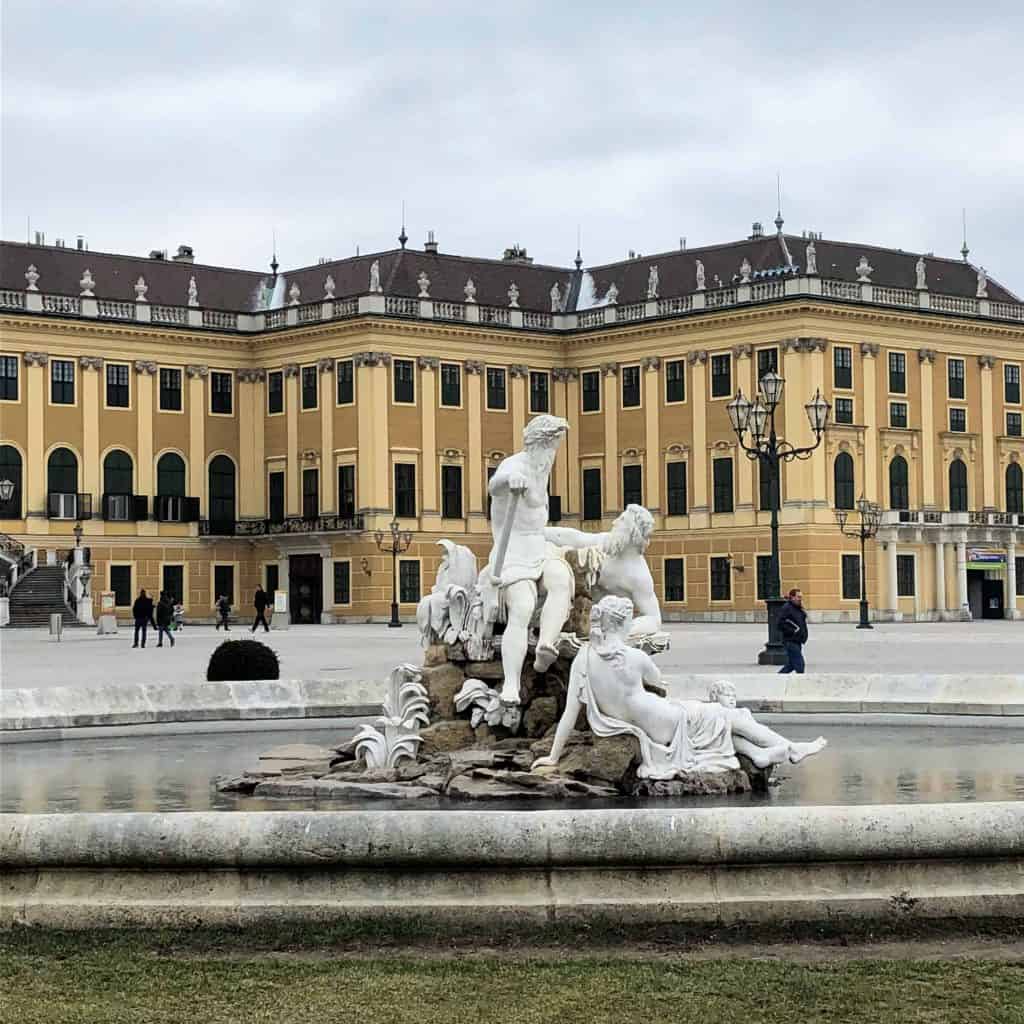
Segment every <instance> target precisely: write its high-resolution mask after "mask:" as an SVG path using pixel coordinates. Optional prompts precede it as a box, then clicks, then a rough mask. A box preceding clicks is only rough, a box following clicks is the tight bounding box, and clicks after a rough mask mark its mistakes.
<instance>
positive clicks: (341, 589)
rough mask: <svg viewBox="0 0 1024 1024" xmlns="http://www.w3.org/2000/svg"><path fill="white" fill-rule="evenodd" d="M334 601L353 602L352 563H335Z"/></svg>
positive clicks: (340, 602)
mask: <svg viewBox="0 0 1024 1024" xmlns="http://www.w3.org/2000/svg"><path fill="white" fill-rule="evenodd" d="M334 603H335V604H351V603H352V563H351V562H348V561H345V562H335V563H334Z"/></svg>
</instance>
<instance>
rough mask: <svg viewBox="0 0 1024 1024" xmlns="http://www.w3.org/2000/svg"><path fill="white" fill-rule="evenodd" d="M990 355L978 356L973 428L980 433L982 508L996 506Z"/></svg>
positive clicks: (993, 509)
mask: <svg viewBox="0 0 1024 1024" xmlns="http://www.w3.org/2000/svg"><path fill="white" fill-rule="evenodd" d="M994 363H995V360H994V359H993V357H992V356H978V366H979V367H980V368H981V423H980V424H978V426H976V427H975V428H974V430H975V431H976V432H977V433H978V434H980V435H981V478H982V494H983V500H984V508H985V510H986V511H995V508H996V444H995V432H994V430H993V424H992V366H993V364H994Z"/></svg>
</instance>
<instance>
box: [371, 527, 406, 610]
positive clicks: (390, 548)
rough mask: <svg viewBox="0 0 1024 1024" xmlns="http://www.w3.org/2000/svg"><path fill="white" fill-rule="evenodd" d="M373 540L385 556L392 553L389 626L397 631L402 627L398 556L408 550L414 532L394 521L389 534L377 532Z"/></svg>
mask: <svg viewBox="0 0 1024 1024" xmlns="http://www.w3.org/2000/svg"><path fill="white" fill-rule="evenodd" d="M373 539H374V541H375V542H376V544H377V549H378V550H379V551H383V552H384V553H385V554H386V553H387V552H391V621H390V622H389V623H388V626H389V627H390V628H391V629H397V628H398V627H399V626H401V625H402V623H401V620H400V619H399V618H398V556H399V555H400V554H401V553H402V552H403V551H406V550H408V548H409V545H410V544H411V543H412V531H411V530H403V529H401V527H400V526H399V525H398V520H397V519H392V520H391V522H390V523H389V524H388V532H387V533H385V532H384V531H383V530H377V531H375V533H374V535H373Z"/></svg>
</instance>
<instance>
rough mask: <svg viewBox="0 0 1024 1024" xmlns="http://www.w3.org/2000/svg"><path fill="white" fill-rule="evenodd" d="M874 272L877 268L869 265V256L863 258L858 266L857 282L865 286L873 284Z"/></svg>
mask: <svg viewBox="0 0 1024 1024" xmlns="http://www.w3.org/2000/svg"><path fill="white" fill-rule="evenodd" d="M874 271H875V268H874V267H873V266H871V264H870V263H868V258H867V256H861V258H860V262H859V263H858V264H857V280H858V281H860V282H862V283H863V284H871V275H872V274H873V273H874Z"/></svg>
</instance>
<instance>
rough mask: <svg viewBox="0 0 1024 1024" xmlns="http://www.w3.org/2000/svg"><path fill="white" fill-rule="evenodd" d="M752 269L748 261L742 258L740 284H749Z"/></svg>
mask: <svg viewBox="0 0 1024 1024" xmlns="http://www.w3.org/2000/svg"><path fill="white" fill-rule="evenodd" d="M753 270H754V268H753V267H752V266H751V265H750V260H748V259H747V258H746V256H744V257H743V262H742V263H741V264H740V284H750V275H751V273H753Z"/></svg>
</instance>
